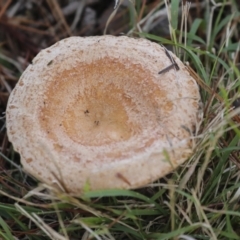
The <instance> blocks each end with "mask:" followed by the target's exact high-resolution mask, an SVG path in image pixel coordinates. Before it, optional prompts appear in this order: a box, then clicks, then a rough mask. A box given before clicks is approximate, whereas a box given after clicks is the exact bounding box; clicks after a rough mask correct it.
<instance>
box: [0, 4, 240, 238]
mask: <svg viewBox="0 0 240 240" xmlns="http://www.w3.org/2000/svg"><path fill="white" fill-rule="evenodd" d="M10 2H11V1H6V5H7V4H10ZM52 3H54V4H58V2H57V1H52ZM119 3H120V4H121V3H122V1H119ZM131 3H132V5H131V6H130V7H129V11H126V12H127V15H126V18H128V17H127V16H128V15H129V19H130V20H129V22H128V24H127V25H128V27H129V26H130V28H129V34H130V35H134V36H139V37H145V38H148V39H150V40H153V41H156V42H159V43H161V44H164V45H165V46H167V47H170V48H172V50H173V51H174V52H175V53H176V54H177V55H178V56H179V57H180V58H181V59H182V60H183V61H185V62H188V65H189V66H191V68H189V71H190V73H191V74H192V75H193V76H194V78H195V79H196V81H197V82H198V84H199V86H200V91H201V96H202V101H203V106H202V116H203V122H202V124H201V126H199V127H198V129H197V130H198V131H197V135H196V140H197V144H196V147H195V150H194V154H193V156H192V157H191V158H190V159H189V160H188V161H187V162H186V164H184V165H183V166H181V167H179V168H178V169H177V170H176V171H174V172H173V173H171V174H169V175H168V176H166V177H164V178H162V179H160V180H159V181H157V182H155V183H152V184H149V185H148V186H146V187H145V188H142V189H138V190H132V191H130V190H105V191H87V190H86V192H85V193H84V194H83V195H81V196H78V197H76V196H71V195H68V194H66V193H61V192H58V191H57V190H56V189H52V188H51V187H49V186H46V185H44V184H41V183H37V182H36V181H35V180H34V179H32V178H30V177H29V176H27V175H26V174H25V173H24V172H23V171H22V170H21V166H20V162H19V156H18V154H17V153H14V151H13V149H12V147H11V145H10V144H9V143H8V142H7V140H6V130H5V128H4V126H5V125H4V124H5V123H4V122H5V119H4V115H3V117H2V118H1V119H0V121H1V160H0V167H1V168H0V239H30V240H35V239H36V240H38V239H39V240H40V239H149V240H150V239H161V240H163V239H174V240H176V239H186V240H193V239H197V240H198V239H199V240H200V239H203V240H205V239H206V240H207V239H213V240H218V239H222V240H225V239H230V240H234V239H240V230H239V226H240V150H239V149H240V145H239V144H240V129H239V125H240V117H239V114H240V108H235V109H233V108H232V106H233V103H234V101H235V100H236V99H237V98H239V97H240V92H239V89H240V81H239V78H240V70H239V69H240V68H239V67H240V65H239V56H240V55H239V49H240V43H239V39H240V37H239V33H240V25H239V18H240V9H239V8H238V6H237V1H234V0H225V1H211V2H209V1H196V3H193V4H192V5H185V6H181V5H179V1H177V0H173V1H172V3H171V5H170V3H169V1H168V0H165V4H164V2H163V1H150V3H148V2H147V1H137V0H136V1H135V5H134V1H131ZM194 4H196V5H194ZM6 5H5V7H6V9H7V6H6ZM8 6H10V5H8ZM58 6H59V4H58ZM133 6H136V7H134V8H133ZM164 8H166V10H167V11H166V13H167V16H168V21H169V22H170V26H169V36H170V37H166V36H159V35H156V34H154V33H151V32H146V31H145V32H143V31H142V29H143V28H144V26H146V25H145V24H146V23H147V22H148V21H149V20H150V18H151V17H153V16H155V15H156V14H158V13H159V12H160V13H162V12H161V11H162V10H163V9H164ZM2 9H4V8H2ZM6 9H5V11H7V10H6ZM116 10H117V11H116V12H115V13H116V15H115V17H113V18H112V17H110V20H109V25H108V29H107V31H108V32H111V33H112V32H113V29H114V28H113V27H112V28H111V26H113V25H112V24H113V22H114V19H115V18H116V17H117V14H118V12H120V13H122V12H124V11H125V10H126V9H121V6H120V5H119V8H116ZM179 13H181V18H179ZM29 14H31V13H29ZM160 15H161V14H160ZM160 15H159V16H160ZM0 16H3V12H1V11H0ZM54 17H56V18H57V17H59V18H63V15H62V14H60V13H58V15H54ZM2 19H3V18H0V24H3V23H2V22H1V20H2ZM68 21H70V20H69V19H63V20H62V21H61V22H63V23H64V24H63V28H67V29H68V30H69V28H68V27H67V26H66V24H67V23H68ZM38 24H40V26H41V27H40V29H39V30H41V31H43V30H42V28H43V27H44V24H43V23H39V22H38ZM41 24H42V25H41ZM45 24H46V23H45ZM0 26H1V25H0ZM15 27H16V26H15ZM33 27H35V25H34V24H33ZM33 27H32V28H33ZM51 27H54V26H53V24H52V25H51ZM35 28H36V29H38V28H37V27H35ZM121 29H122V28H121ZM17 30H18V29H17ZM31 30H32V29H31ZM55 30H56V31H55V32H58V30H57V29H55ZM115 30H116V29H115ZM69 31H70V30H69ZM63 32H64V31H63V30H62V33H63ZM30 33H32V32H30ZM76 34H77V33H76ZM60 36H63V37H64V34H60V33H59V35H56V36H55V38H60ZM42 39H45V41H46V42H48V43H51V40H49V36H48V35H47V34H46V35H41V40H42ZM7 41H10V40H7V38H3V36H1V38H0V51H1V53H0V54H1V55H0V70H1V72H0V73H1V74H0V78H1V86H2V88H1V95H0V96H1V108H2V109H3V111H4V109H5V107H6V96H8V94H9V92H10V91H11V89H12V87H13V85H14V84H15V82H16V80H17V79H18V77H19V75H20V74H21V72H22V69H23V67H26V64H25V62H24V61H23V58H22V57H20V55H19V57H18V58H16V57H14V56H15V55H16V54H17V53H19V49H17V53H15V52H13V50H12V49H14V47H13V48H11V47H9V46H11V44H13V43H14V41H13V40H11V41H10V42H9V43H8V42H7ZM15 49H16V46H15ZM29 54H30V56H26V60H28V59H30V58H32V57H33V52H31V51H30V52H29ZM192 69H194V71H195V72H196V73H197V74H196V73H195V72H194V71H193V70H192Z"/></svg>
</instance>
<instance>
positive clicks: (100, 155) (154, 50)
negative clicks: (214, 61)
mask: <svg viewBox="0 0 240 240" xmlns="http://www.w3.org/2000/svg"><path fill="white" fill-rule="evenodd" d="M170 65H171V67H169V66H170ZM162 69H163V71H160V70H162ZM164 69H165V70H164ZM159 71H160V74H159ZM199 101H200V95H199V89H198V86H197V84H196V82H195V80H194V79H193V78H192V77H191V76H190V74H189V73H188V71H187V70H186V68H185V66H184V65H183V63H182V62H181V61H180V60H179V59H178V58H177V57H176V56H175V55H174V54H173V53H171V52H169V51H167V50H166V49H165V48H163V47H161V46H160V45H158V44H157V43H153V42H150V41H148V40H146V39H133V38H129V37H125V36H121V37H114V36H97V37H85V38H82V37H70V38H67V39H64V40H61V41H59V42H57V43H56V44H54V45H53V46H51V47H49V48H47V49H45V50H42V51H41V52H40V53H39V54H38V55H37V56H36V57H35V58H34V59H33V62H32V64H30V65H29V66H28V67H27V69H26V70H25V71H24V73H23V74H22V76H21V78H20V80H19V82H18V83H17V85H16V87H15V89H14V90H13V91H12V93H11V96H10V98H9V101H8V106H7V111H6V119H7V131H8V137H9V140H10V141H11V142H12V144H13V146H14V149H15V150H16V151H17V152H19V153H20V155H21V163H22V165H23V167H24V169H25V171H26V172H27V173H29V174H30V175H33V176H34V177H36V178H37V179H39V180H40V181H42V182H45V183H47V184H50V185H54V186H61V187H63V188H64V189H65V190H66V191H67V192H69V193H74V194H80V193H81V192H82V191H83V189H84V188H85V187H88V188H90V189H92V190H98V189H113V188H118V189H132V188H139V187H142V186H144V185H146V184H148V183H151V182H153V181H155V180H157V179H158V178H160V177H162V176H164V175H166V174H167V173H169V172H171V171H172V170H173V169H175V168H176V167H177V166H179V165H180V164H182V163H183V162H184V161H185V160H186V159H187V158H188V157H189V156H190V155H191V154H192V151H193V133H192V132H193V131H194V127H195V125H196V124H197V123H198V121H199V120H198V118H197V112H198V104H199Z"/></svg>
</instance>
